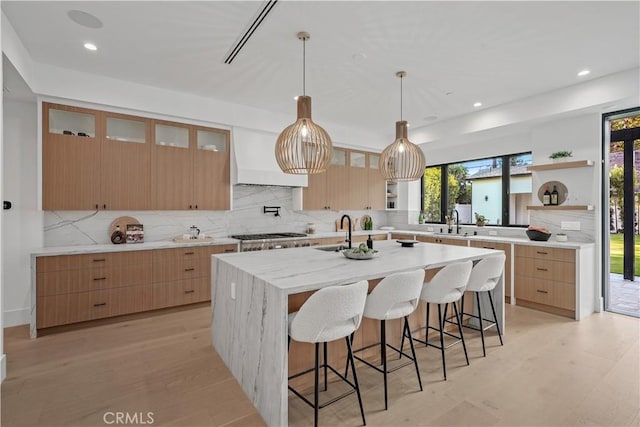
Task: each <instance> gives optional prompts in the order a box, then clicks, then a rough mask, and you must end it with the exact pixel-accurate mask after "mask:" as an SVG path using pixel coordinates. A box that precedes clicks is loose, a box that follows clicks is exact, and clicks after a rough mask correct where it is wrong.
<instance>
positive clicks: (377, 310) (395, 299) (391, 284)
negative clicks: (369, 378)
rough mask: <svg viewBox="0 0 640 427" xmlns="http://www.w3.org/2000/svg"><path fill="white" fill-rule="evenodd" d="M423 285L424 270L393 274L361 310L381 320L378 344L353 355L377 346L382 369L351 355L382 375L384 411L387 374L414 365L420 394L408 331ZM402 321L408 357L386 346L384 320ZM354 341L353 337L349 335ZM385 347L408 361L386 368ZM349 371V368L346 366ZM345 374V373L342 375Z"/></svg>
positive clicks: (378, 287) (374, 292)
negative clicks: (407, 346)
mask: <svg viewBox="0 0 640 427" xmlns="http://www.w3.org/2000/svg"><path fill="white" fill-rule="evenodd" d="M423 282H424V270H422V269H419V270H414V271H410V272H406V273H395V274H392V275H390V276H387V277H385V278H384V279H382V280H381V281H380V283H378V284H377V285H376V287H375V288H373V291H371V293H370V294H369V295H368V296H367V303H366V305H365V307H364V317H366V318H369V319H375V320H380V342H377V343H374V344H370V345H367V346H366V347H363V348H360V349H358V350H354V352H358V351H362V350H366V349H368V348H371V347H375V346H378V345H379V346H380V359H381V364H382V368H380V367H378V366H375V365H373V364H372V363H370V362H369V361H367V360H365V359H362V358H360V357H358V356H357V355H356V356H354V357H355V358H356V359H358V360H359V361H361V362H363V363H364V364H366V365H368V366H370V367H371V368H373V369H375V370H377V371H378V372H380V373H382V374H383V376H384V409H385V410H386V409H387V408H388V399H387V374H389V373H390V372H393V371H396V370H397V369H400V368H402V367H405V366H408V365H411V364H413V365H414V366H415V369H416V376H417V377H418V385H419V386H420V391H422V380H421V379H420V370H419V368H418V359H417V358H416V351H415V348H414V345H413V339H412V338H411V330H410V329H409V320H408V316H409V315H410V314H411V313H413V312H414V311H415V309H416V307H418V302H419V300H420V293H421V292H422V284H423ZM401 318H404V325H403V327H402V328H403V329H402V339H403V340H404V338H405V337H406V338H408V339H409V344H410V346H411V356H410V355H408V354H407V353H404V352H402V350H401V349H398V348H396V347H394V346H392V345H391V344H389V343H387V338H386V336H387V335H386V321H387V320H393V319H401ZM351 340H352V341H353V335H352V336H351ZM387 347H388V348H391V349H392V350H394V351H396V352H397V353H398V354H400V355H401V356H403V355H404V356H406V357H407V358H409V359H410V361H409V362H407V363H404V364H402V365H399V366H396V367H394V368H392V369H388V367H387ZM347 371H348V365H347ZM345 375H346V373H345Z"/></svg>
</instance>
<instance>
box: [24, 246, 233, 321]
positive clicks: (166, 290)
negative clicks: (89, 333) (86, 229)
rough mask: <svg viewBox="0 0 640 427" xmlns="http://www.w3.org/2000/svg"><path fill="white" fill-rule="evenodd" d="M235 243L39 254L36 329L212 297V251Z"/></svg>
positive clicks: (231, 247) (231, 248) (37, 260)
mask: <svg viewBox="0 0 640 427" xmlns="http://www.w3.org/2000/svg"><path fill="white" fill-rule="evenodd" d="M236 250H237V245H212V246H199V247H183V248H172V249H156V250H140V251H127V252H110V253H96V254H86V255H60V256H51V257H38V258H37V259H36V328H37V329H43V328H50V327H54V326H61V325H67V324H71V323H78V322H85V321H89V320H96V319H102V318H105V317H114V316H121V315H124V314H131V313H139V312H144V311H149V310H153V309H158V308H166V307H174V306H178V305H185V304H193V303H197V302H202V301H209V300H210V299H211V255H212V254H217V253H224V252H236Z"/></svg>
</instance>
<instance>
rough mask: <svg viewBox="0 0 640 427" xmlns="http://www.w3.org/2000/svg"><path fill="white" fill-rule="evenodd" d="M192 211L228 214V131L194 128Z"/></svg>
mask: <svg viewBox="0 0 640 427" xmlns="http://www.w3.org/2000/svg"><path fill="white" fill-rule="evenodd" d="M192 138H195V144H194V147H193V148H194V150H195V156H194V166H193V172H194V176H193V185H194V188H193V190H194V194H193V195H194V200H193V205H192V206H193V208H194V209H199V210H229V208H230V185H231V182H230V177H229V131H226V130H213V129H208V128H199V127H194V128H193V135H192Z"/></svg>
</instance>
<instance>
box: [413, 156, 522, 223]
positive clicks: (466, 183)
mask: <svg viewBox="0 0 640 427" xmlns="http://www.w3.org/2000/svg"><path fill="white" fill-rule="evenodd" d="M531 159H532V157H531V153H520V154H510V155H505V156H500V157H490V158H485V159H476V160H467V161H464V162H459V163H450V164H445V165H439V166H431V167H427V168H426V169H425V172H424V176H423V179H422V200H423V205H422V209H423V211H424V214H425V221H426V222H431V223H441V224H444V223H445V222H446V217H453V216H454V214H453V211H454V210H456V211H457V213H458V217H459V218H460V224H475V222H476V221H475V214H476V213H477V214H478V215H482V216H484V217H485V218H486V224H487V225H528V223H529V211H528V210H527V205H530V204H531V197H532V196H531V194H532V191H531V172H529V171H527V166H528V165H530V164H531Z"/></svg>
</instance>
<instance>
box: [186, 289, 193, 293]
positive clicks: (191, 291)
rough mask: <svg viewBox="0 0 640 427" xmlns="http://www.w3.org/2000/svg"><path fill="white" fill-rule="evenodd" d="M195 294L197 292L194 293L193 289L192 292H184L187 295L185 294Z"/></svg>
mask: <svg viewBox="0 0 640 427" xmlns="http://www.w3.org/2000/svg"><path fill="white" fill-rule="evenodd" d="M194 292H195V291H194V290H193V289H191V290H190V291H184V293H185V294H192V293H194Z"/></svg>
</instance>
